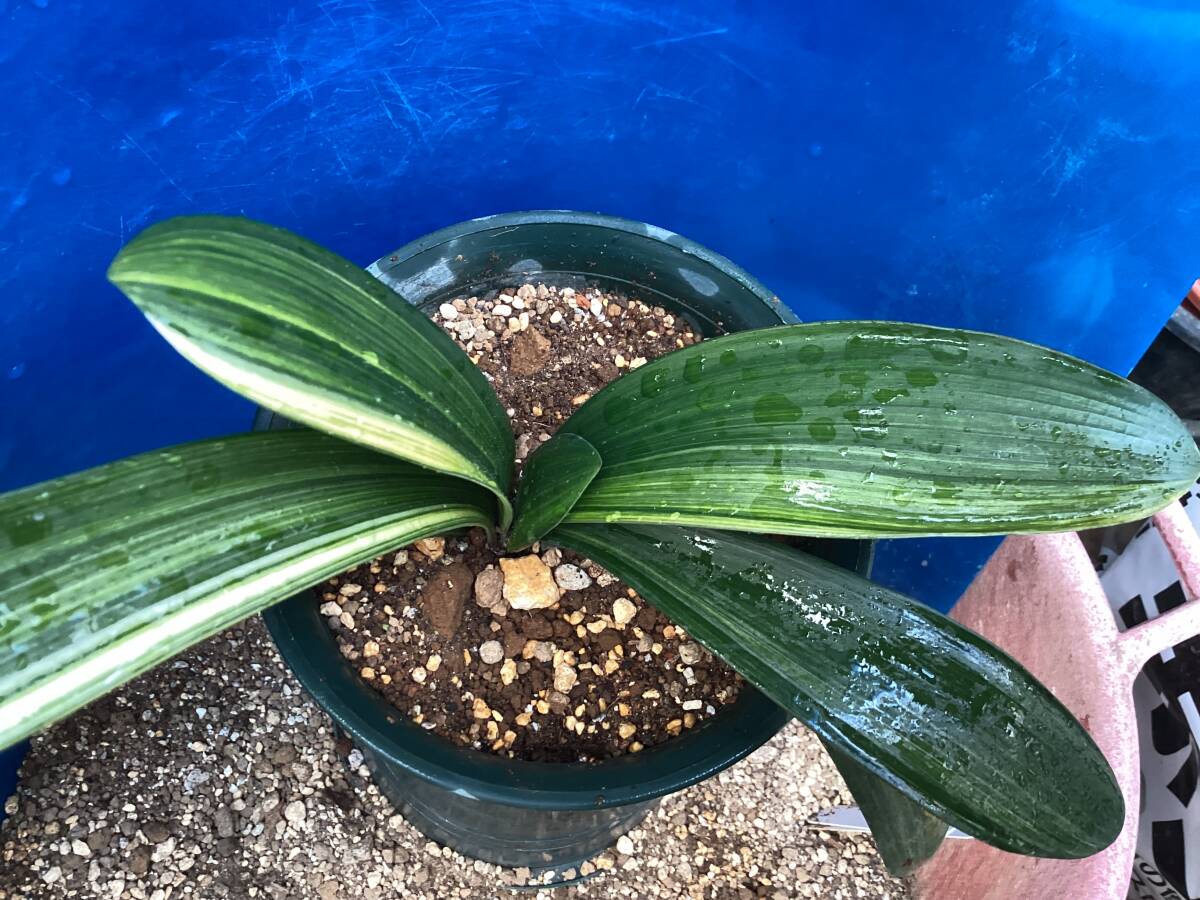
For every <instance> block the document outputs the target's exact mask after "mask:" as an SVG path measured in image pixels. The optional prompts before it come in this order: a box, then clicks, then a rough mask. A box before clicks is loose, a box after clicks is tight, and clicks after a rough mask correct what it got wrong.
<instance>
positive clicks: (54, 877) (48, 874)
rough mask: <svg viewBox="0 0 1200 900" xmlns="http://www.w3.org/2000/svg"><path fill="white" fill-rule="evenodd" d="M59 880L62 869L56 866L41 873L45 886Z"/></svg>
mask: <svg viewBox="0 0 1200 900" xmlns="http://www.w3.org/2000/svg"><path fill="white" fill-rule="evenodd" d="M60 878H62V869H61V868H60V867H58V866H51V867H50V868H48V869H47V870H46V871H45V872H43V873H42V881H44V882H46V884H54V883H55V882H56V881H58V880H59V879H60Z"/></svg>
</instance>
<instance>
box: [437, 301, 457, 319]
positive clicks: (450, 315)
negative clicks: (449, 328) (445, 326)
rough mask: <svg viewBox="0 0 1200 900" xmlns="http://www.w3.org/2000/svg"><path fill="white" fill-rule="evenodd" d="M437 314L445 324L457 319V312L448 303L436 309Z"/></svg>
mask: <svg viewBox="0 0 1200 900" xmlns="http://www.w3.org/2000/svg"><path fill="white" fill-rule="evenodd" d="M438 312H439V313H440V314H441V316H442V318H443V319H445V320H446V321H447V322H453V321H454V320H455V319H457V318H458V310H457V309H455V308H454V307H453V306H452V305H451V304H449V303H443V304H442V305H441V306H439V307H438Z"/></svg>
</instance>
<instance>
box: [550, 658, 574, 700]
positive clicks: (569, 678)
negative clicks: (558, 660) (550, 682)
mask: <svg viewBox="0 0 1200 900" xmlns="http://www.w3.org/2000/svg"><path fill="white" fill-rule="evenodd" d="M578 680H579V673H578V672H576V671H575V670H574V669H573V668H571V667H570V666H568V665H566V664H565V663H564V664H562V665H559V666H558V667H556V668H555V670H554V689H555V690H556V691H562V692H563V693H564V694H569V693H570V692H571V688H573V687H575V683H576V682H577V681H578Z"/></svg>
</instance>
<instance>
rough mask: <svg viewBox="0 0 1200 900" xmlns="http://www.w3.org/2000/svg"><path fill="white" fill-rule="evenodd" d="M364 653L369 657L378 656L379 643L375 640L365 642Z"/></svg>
mask: <svg viewBox="0 0 1200 900" xmlns="http://www.w3.org/2000/svg"><path fill="white" fill-rule="evenodd" d="M362 654H363V656H365V657H367V658H368V659H370V658H371V657H372V656H378V655H379V644H378V643H377V642H375V641H367V642H366V643H365V644H363V649H362Z"/></svg>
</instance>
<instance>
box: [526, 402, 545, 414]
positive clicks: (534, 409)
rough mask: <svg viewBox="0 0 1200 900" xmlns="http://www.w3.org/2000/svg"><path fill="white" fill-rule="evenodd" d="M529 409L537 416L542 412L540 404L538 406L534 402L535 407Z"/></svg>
mask: <svg viewBox="0 0 1200 900" xmlns="http://www.w3.org/2000/svg"><path fill="white" fill-rule="evenodd" d="M529 411H530V412H531V413H533V414H534V415H535V416H540V415H541V414H542V408H541V407H540V406H538V405H537V404H536V403H535V404H533V407H532V408H531V409H530V410H529Z"/></svg>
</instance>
